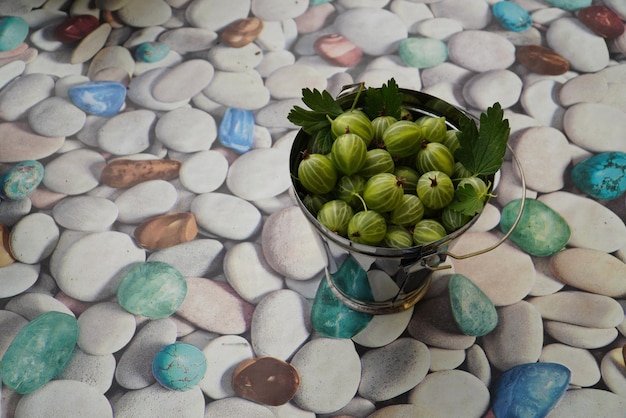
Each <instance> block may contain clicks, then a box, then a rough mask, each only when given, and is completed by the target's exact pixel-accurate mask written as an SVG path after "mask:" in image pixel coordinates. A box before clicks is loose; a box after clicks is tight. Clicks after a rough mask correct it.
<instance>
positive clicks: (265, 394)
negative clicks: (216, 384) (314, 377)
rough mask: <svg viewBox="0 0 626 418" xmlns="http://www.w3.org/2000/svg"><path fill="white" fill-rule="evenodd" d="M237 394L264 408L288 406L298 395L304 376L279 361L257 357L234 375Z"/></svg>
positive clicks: (245, 361)
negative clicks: (262, 405) (260, 404)
mask: <svg viewBox="0 0 626 418" xmlns="http://www.w3.org/2000/svg"><path fill="white" fill-rule="evenodd" d="M232 383H233V390H234V391H235V393H236V394H237V395H239V396H241V397H242V398H245V399H248V400H251V401H254V402H259V403H262V404H264V405H270V406H279V405H284V404H286V403H287V402H289V400H291V398H293V396H294V395H295V394H296V392H297V391H298V388H299V387H300V375H299V374H298V371H297V370H296V369H295V368H294V367H293V366H292V365H291V364H289V363H287V362H285V361H283V360H280V359H278V358H275V357H257V358H252V359H249V360H244V361H243V362H241V363H239V365H238V366H237V368H236V369H235V371H234V372H233V381H232Z"/></svg>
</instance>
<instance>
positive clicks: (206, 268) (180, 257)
mask: <svg viewBox="0 0 626 418" xmlns="http://www.w3.org/2000/svg"><path fill="white" fill-rule="evenodd" d="M223 256H224V244H222V243H221V242H220V241H218V240H216V239H198V238H196V239H194V240H193V241H189V242H184V243H182V244H178V245H174V246H173V247H169V248H164V249H162V250H158V251H154V252H152V253H151V254H150V255H149V256H148V260H147V261H162V262H164V263H168V264H170V265H171V266H172V267H174V268H175V269H176V270H178V271H179V272H180V274H182V275H183V276H185V277H210V276H209V275H211V274H213V273H215V272H216V271H217V270H218V269H219V268H221V267H222V259H223Z"/></svg>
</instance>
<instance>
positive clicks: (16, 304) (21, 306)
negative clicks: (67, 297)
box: [5, 292, 74, 320]
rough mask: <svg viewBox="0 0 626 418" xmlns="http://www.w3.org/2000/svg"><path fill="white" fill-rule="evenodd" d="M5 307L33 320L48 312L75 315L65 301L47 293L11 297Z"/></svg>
mask: <svg viewBox="0 0 626 418" xmlns="http://www.w3.org/2000/svg"><path fill="white" fill-rule="evenodd" d="M5 308H6V309H7V310H8V311H11V312H14V313H16V314H18V315H21V316H22V317H24V318H26V319H28V320H33V319H35V318H37V317H38V316H39V315H43V314H44V313H47V312H60V313H64V314H66V315H70V316H74V313H73V312H72V311H71V310H70V309H69V308H68V307H67V306H66V305H65V304H63V302H61V301H60V300H58V299H56V298H54V297H52V296H50V295H49V294H46V293H36V292H33V293H30V292H26V293H23V294H21V295H18V296H15V297H13V298H11V300H9V301H8V302H7V304H6V306H5Z"/></svg>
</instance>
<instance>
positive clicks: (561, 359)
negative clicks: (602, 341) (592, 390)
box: [539, 343, 600, 387]
mask: <svg viewBox="0 0 626 418" xmlns="http://www.w3.org/2000/svg"><path fill="white" fill-rule="evenodd" d="M539 361H540V362H542V363H557V364H561V365H563V366H565V367H567V368H568V369H569V370H570V372H571V377H570V382H569V383H570V384H571V385H574V386H581V387H589V386H593V385H595V384H596V383H598V382H599V381H600V368H599V367H598V364H597V363H596V359H595V358H594V357H593V355H592V354H591V353H590V352H589V351H588V350H585V349H583V348H576V347H570V346H568V345H565V344H560V343H553V344H548V345H546V346H544V347H543V350H542V352H541V357H539Z"/></svg>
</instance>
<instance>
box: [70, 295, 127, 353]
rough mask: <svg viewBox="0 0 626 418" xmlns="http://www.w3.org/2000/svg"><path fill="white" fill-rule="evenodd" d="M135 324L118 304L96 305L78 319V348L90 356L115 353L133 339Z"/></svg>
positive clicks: (104, 303) (103, 303) (105, 303)
mask: <svg viewBox="0 0 626 418" xmlns="http://www.w3.org/2000/svg"><path fill="white" fill-rule="evenodd" d="M136 323H137V320H136V319H135V317H134V316H133V315H132V314H130V313H129V312H126V311H125V310H124V309H122V307H121V306H120V305H119V304H118V303H116V302H102V303H96V304H94V305H91V306H90V307H89V308H87V309H86V310H85V311H84V312H83V313H81V314H80V316H79V317H78V325H79V326H80V335H79V336H78V346H79V347H80V349H81V350H82V351H83V352H85V353H86V354H88V355H92V356H104V355H107V354H113V353H116V352H118V351H119V350H121V349H122V348H124V347H125V346H126V344H128V342H129V341H130V340H131V339H132V338H133V336H134V335H135V330H136V328H137V324H136Z"/></svg>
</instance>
